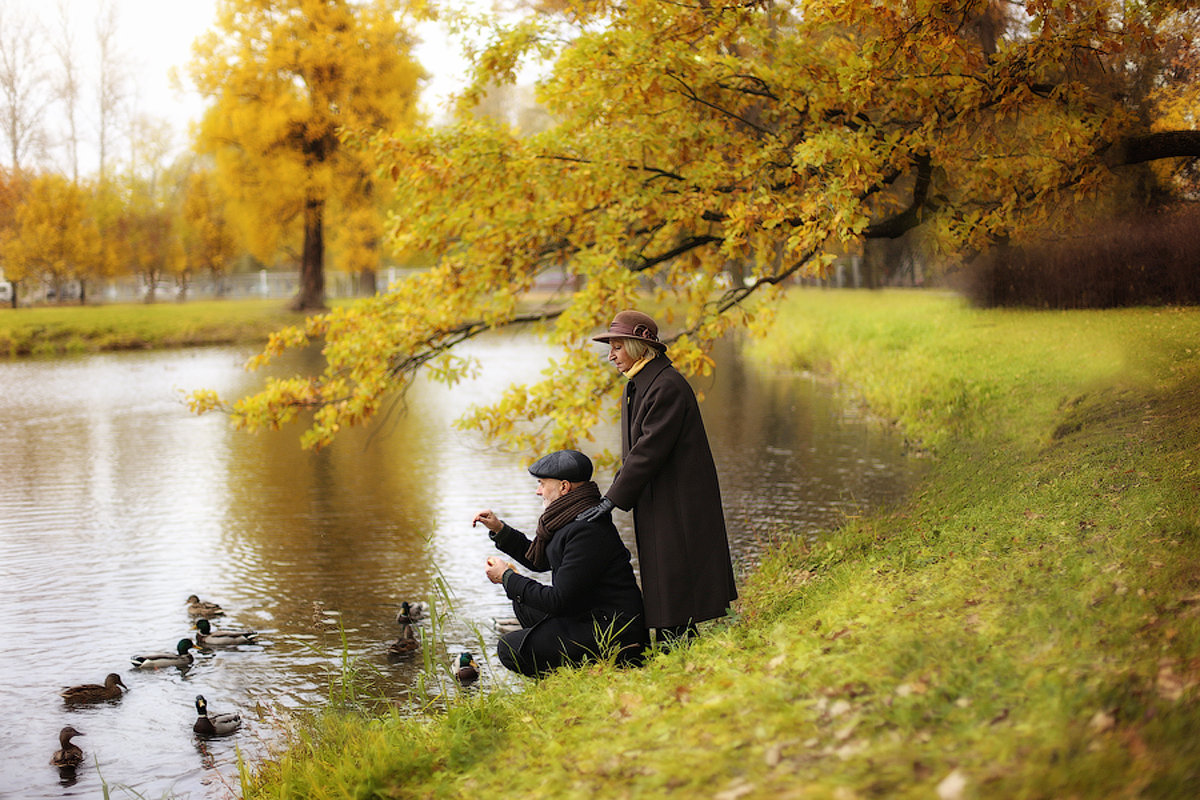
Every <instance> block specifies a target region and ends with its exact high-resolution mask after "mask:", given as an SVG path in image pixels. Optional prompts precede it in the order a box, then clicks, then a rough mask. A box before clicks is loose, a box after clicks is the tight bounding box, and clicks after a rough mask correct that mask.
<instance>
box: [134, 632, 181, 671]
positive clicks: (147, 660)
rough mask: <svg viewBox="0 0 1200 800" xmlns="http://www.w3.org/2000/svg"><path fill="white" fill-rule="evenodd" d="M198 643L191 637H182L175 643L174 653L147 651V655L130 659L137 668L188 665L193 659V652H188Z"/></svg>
mask: <svg viewBox="0 0 1200 800" xmlns="http://www.w3.org/2000/svg"><path fill="white" fill-rule="evenodd" d="M195 646H196V644H195V643H194V642H193V641H192V640H191V639H180V640H179V643H178V644H176V645H175V652H174V653H146V654H145V655H138V656H132V657H131V658H130V659H129V660H130V661H131V662H133V666H134V668H135V669H162V668H163V667H187V666H190V665H191V663H192V661H193V660H194V659H193V658H192V654H191V653H190V652H188V651H189V650H191V649H193V648H194V647H195Z"/></svg>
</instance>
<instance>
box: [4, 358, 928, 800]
mask: <svg viewBox="0 0 1200 800" xmlns="http://www.w3.org/2000/svg"><path fill="white" fill-rule="evenodd" d="M471 350H472V352H473V353H474V354H475V355H476V356H478V357H479V358H480V361H481V364H482V366H483V371H482V373H481V374H480V376H479V377H478V378H477V379H475V380H473V381H472V382H470V383H468V384H465V385H461V386H459V387H456V388H454V389H452V390H451V389H448V388H446V387H444V386H441V385H437V384H430V383H424V382H422V383H418V384H417V385H416V386H415V387H414V389H413V391H412V392H411V393H410V395H409V396H408V397H407V398H406V400H405V402H404V403H403V407H397V408H395V409H393V410H392V412H391V413H389V414H387V415H386V416H385V417H384V418H383V419H381V420H380V421H379V422H378V423H377V424H375V425H373V426H372V427H371V428H370V429H369V430H365V431H364V430H352V431H348V432H346V433H344V434H343V435H342V437H341V438H340V439H339V440H338V441H337V442H335V443H334V445H332V446H331V447H329V448H326V449H325V450H322V451H321V452H318V453H311V452H305V451H302V450H300V449H299V446H298V436H299V432H300V431H299V429H298V428H292V429H290V430H286V431H283V432H277V433H265V434H259V435H247V434H245V433H238V432H234V431H231V430H230V429H229V428H228V425H227V420H226V419H225V418H223V417H222V416H220V415H209V416H205V417H194V416H190V415H189V414H188V413H187V411H186V408H185V407H184V405H183V404H182V402H181V400H180V396H179V390H190V389H194V388H199V387H204V388H212V389H217V390H219V391H220V392H222V393H223V394H225V395H227V396H238V395H239V394H242V393H246V392H249V391H251V390H253V389H254V388H255V387H256V386H257V385H258V382H259V381H260V380H261V376H259V375H256V374H247V373H245V372H244V371H243V370H242V369H241V364H242V363H243V362H244V360H245V358H246V357H247V356H248V355H250V354H251V352H252V351H251V350H247V349H239V348H212V349H202V350H191V351H174V352H153V353H125V354H111V355H94V356H87V357H80V358H70V359H56V360H33V361H17V362H6V363H0V581H2V585H3V587H4V591H3V592H0V619H2V620H4V624H3V626H2V627H0V708H3V709H4V710H5V713H6V715H7V716H8V717H9V718H10V719H11V718H13V717H14V716H15V717H19V718H20V719H21V722H22V724H21V725H5V726H0V796H3V797H5V798H8V797H12V798H22V800H40V799H41V798H56V797H71V796H79V797H97V796H100V793H101V791H102V783H103V784H106V785H107V787H108V788H109V790H110V792H111V793H112V796H114V797H121V796H130V797H146V798H157V797H163V796H167V795H173V796H176V797H190V798H221V797H228V796H233V795H236V794H237V788H236V787H237V771H236V757H237V756H236V752H237V750H238V749H240V751H241V753H242V755H243V757H245V758H247V759H248V760H249V761H250V762H251V763H253V762H255V761H258V760H261V759H263V758H266V757H268V755H269V753H270V749H271V747H272V746H274V745H276V744H278V743H279V742H280V741H281V731H282V729H283V726H284V724H285V721H286V719H287V718H288V716H289V714H291V713H293V712H295V711H302V710H305V709H312V708H316V707H318V706H319V705H320V704H322V703H323V702H325V700H326V698H327V697H328V696H329V691H330V687H331V685H334V684H335V682H336V679H337V677H338V675H339V673H340V670H341V665H342V658H341V656H342V652H343V642H344V646H345V649H346V651H347V652H348V653H349V655H350V656H351V657H352V658H353V659H355V660H356V663H358V664H361V665H362V666H363V667H364V668H365V669H366V670H367V672H366V673H365V677H364V678H361V679H362V680H363V681H364V683H365V684H367V685H369V686H370V687H371V688H372V689H373V690H378V691H380V692H382V693H383V694H385V695H386V696H388V697H391V698H394V699H395V700H396V701H397V702H398V703H399V704H401V705H402V706H404V707H406V708H410V707H412V705H413V704H420V703H421V702H424V701H425V700H426V699H427V698H428V697H429V696H430V695H431V694H434V693H436V690H437V688H438V686H437V681H436V680H432V679H427V680H426V681H425V682H424V683H422V681H421V680H420V678H419V675H420V667H421V659H415V660H410V661H402V662H395V661H392V660H389V658H388V657H387V655H386V652H385V650H386V645H387V644H388V643H389V642H390V641H391V640H393V639H394V638H395V637H396V634H397V627H396V625H395V623H394V615H395V612H396V609H397V606H398V604H399V602H400V601H401V600H403V599H418V598H419V599H422V600H427V601H428V600H435V601H437V602H439V603H440V604H441V608H442V609H443V610H445V611H446V615H445V618H444V621H443V622H444V624H443V625H442V627H441V628H440V630H439V633H440V636H438V637H436V638H434V637H432V636H431V633H432V628H431V626H430V625H429V623H424V624H423V626H422V632H423V634H424V635H425V637H426V641H425V649H426V650H427V651H428V653H429V655H430V657H431V658H432V659H434V660H436V661H437V662H438V663H439V664H448V663H450V662H451V661H452V660H453V658H454V656H455V655H456V654H457V653H458V652H460V651H461V650H463V649H470V650H472V651H473V652H475V653H476V655H477V656H479V657H480V658H481V659H482V656H483V655H484V653H487V654H489V655H490V654H491V652H492V651H493V650H494V647H495V641H496V635H495V632H494V630H493V627H492V622H493V620H494V619H495V618H496V617H504V616H509V608H508V604H507V602H506V601H505V600H504V598H503V596H502V594H501V592H500V590H499V588H498V587H495V586H493V585H492V584H490V583H488V582H487V580H486V578H484V576H483V564H484V560H485V558H486V557H487V556H488V555H489V554H491V553H493V552H494V550H493V549H492V547H491V544H490V542H489V541H488V539H487V536H486V532H485V531H484V529H483V528H482V527H480V528H476V529H472V528H471V525H470V520H471V518H472V516H473V515H474V513H475V512H476V511H478V510H480V509H482V508H485V507H488V508H492V509H494V510H495V511H496V512H497V513H498V514H499V515H500V516H501V517H503V518H505V519H507V520H508V521H510V522H511V523H513V524H514V525H515V526H516V527H518V528H522V529H525V530H532V528H533V523H534V522H535V520H536V518H537V514H538V513H539V511H540V503H539V500H538V498H537V497H536V496H535V495H534V494H533V489H534V482H533V480H532V478H530V477H529V476H528V474H527V473H525V472H524V470H523V469H521V468H520V466H519V463H518V461H517V460H516V459H514V458H513V457H512V456H510V455H507V454H504V453H501V452H497V451H496V450H494V449H493V448H491V447H489V446H488V445H487V444H486V443H485V442H483V441H482V440H481V439H480V438H479V437H478V436H476V435H474V434H472V433H470V432H462V431H458V430H456V429H455V428H454V427H453V426H452V424H451V423H452V421H453V420H454V419H455V418H456V417H457V416H459V415H460V414H461V413H462V411H463V410H464V409H465V408H467V407H468V406H469V405H470V404H472V403H475V402H479V401H482V400H486V399H488V398H490V397H491V396H493V393H495V392H497V391H498V390H499V387H501V386H503V385H505V384H506V383H507V382H509V381H511V380H513V379H531V378H534V377H536V376H537V374H538V373H539V372H540V370H541V369H542V368H543V367H544V366H545V365H546V363H547V361H548V359H549V358H550V357H551V356H552V352H551V351H550V350H549V349H547V348H546V347H545V346H543V345H541V344H539V343H537V342H535V341H533V340H530V339H528V338H524V337H521V336H515V335H512V336H494V337H491V338H489V339H487V340H485V341H481V342H476V343H473V344H472V345H471ZM602 355H603V353H602V352H600V350H599V348H598V350H597V359H598V360H599V359H600V358H601V357H602ZM295 358H303V356H295ZM717 364H718V366H717V370H716V372H715V374H714V375H713V376H712V377H711V378H709V379H706V380H704V381H701V382H699V383H697V388H698V389H700V390H701V391H702V392H703V393H704V395H705V397H706V399H705V402H704V404H703V406H702V410H703V413H704V416H705V422H706V425H707V427H708V429H709V436H710V439H711V440H712V443H713V447H714V452H715V457H716V461H717V465H718V471H719V473H720V478H721V483H722V493H723V496H724V500H725V507H726V511H727V517H728V519H727V522H728V525H729V529H730V533H731V537H732V545H731V546H732V548H733V550H734V555H735V561H736V562H737V563H738V567H739V569H744V568H746V567H747V566H749V565H751V564H752V563H753V562H754V560H755V558H756V557H757V555H758V553H759V551H760V548H761V547H762V543H763V542H764V541H765V540H767V539H769V538H771V537H772V536H775V535H779V534H780V533H781V532H786V533H787V534H788V535H815V534H817V533H818V532H820V531H822V530H826V529H828V528H830V527H831V526H833V525H836V524H837V521H838V520H839V519H840V518H841V515H842V514H844V513H847V512H855V511H858V510H860V509H861V508H863V507H871V506H877V505H879V504H883V503H888V502H891V501H892V500H894V499H895V498H897V497H899V496H900V495H902V494H903V493H904V491H905V490H906V489H907V487H908V485H909V484H910V482H911V480H912V479H913V465H912V464H911V463H910V462H908V461H907V460H906V459H905V458H904V457H903V455H902V454H901V444H900V441H899V440H898V438H897V437H896V436H895V435H894V434H892V433H890V432H888V431H886V430H884V429H882V428H880V427H879V426H877V425H874V424H871V423H869V422H867V421H866V420H863V419H861V418H859V417H858V416H856V415H855V414H854V413H852V411H851V410H849V409H848V408H847V407H845V406H844V404H843V403H841V402H840V401H839V399H838V398H837V397H836V396H835V395H834V394H833V393H832V392H831V391H830V389H829V388H828V387H825V386H822V385H820V384H817V383H815V382H813V381H812V380H810V379H809V378H807V377H805V376H803V375H798V374H764V373H763V372H761V371H758V370H756V369H754V368H752V367H751V366H749V365H747V364H746V363H744V362H743V361H742V360H741V358H740V357H739V355H738V352H737V349H736V348H734V347H732V346H730V347H726V348H724V349H723V350H722V351H721V352H720V353H719V354H718V358H717ZM617 441H618V439H617V435H616V431H615V426H612V427H611V428H606V429H605V430H603V431H600V432H599V445H600V446H601V447H604V446H607V447H610V448H612V449H614V450H615V449H617ZM610 477H611V476H608V475H603V474H602V475H599V476H598V480H599V483H600V484H601V488H602V489H603V488H606V487H607V482H608V480H609V478H610ZM616 518H617V522H618V526H619V527H620V528H621V530H622V534H623V535H624V536H625V537H626V540H627V541H628V542H630V543H632V534H631V530H630V526H629V518H628V515H626V514H622V513H618V514H617V517H616ZM192 593H196V594H199V595H200V596H202V597H204V598H205V599H208V600H213V601H216V602H219V603H220V604H221V605H222V606H223V607H224V608H225V609H226V610H227V612H228V616H227V617H226V618H225V619H224V620H222V624H228V625H237V626H246V627H252V628H255V629H257V630H259V631H260V632H261V633H260V644H258V645H254V646H243V647H240V648H234V649H229V650H221V651H216V652H202V653H200V654H198V656H197V658H196V662H195V664H194V665H193V666H192V667H191V668H189V669H187V670H185V671H181V670H178V669H168V670H162V671H158V672H151V673H143V672H138V671H135V670H132V669H131V664H130V662H129V658H130V656H131V655H133V654H134V653H137V652H144V651H147V650H154V651H156V650H162V649H170V648H172V647H173V645H174V643H175V642H176V641H177V640H178V639H179V638H181V637H183V636H189V635H192V634H193V633H194V631H193V630H192V628H191V625H190V619H189V617H188V615H187V613H186V610H185V603H184V601H185V598H186V597H187V596H188V595H189V594H192ZM343 637H344V639H343ZM481 651H482V652H481ZM481 663H482V666H483V671H484V675H483V678H482V680H481V682H480V687H479V689H478V690H480V691H487V690H489V689H490V688H492V687H494V686H495V684H496V683H497V682H506V683H516V682H518V681H517V680H515V679H510V678H509V677H508V676H507V675H504V674H503V672H504V670H503V669H502V668H500V667H499V666H498V665H492V664H489V663H486V662H481ZM493 666H495V667H496V669H495V670H494V669H493ZM108 672H118V673H120V674H121V675H122V677H123V679H124V681H125V683H126V684H127V685H128V686H129V687H130V691H129V692H128V694H127V695H126V697H125V698H123V699H122V700H121V701H119V702H117V703H113V704H104V705H101V706H97V707H91V708H85V709H81V710H71V709H67V708H65V707H64V706H63V704H62V702H61V699H60V698H59V697H58V692H59V690H60V689H61V688H62V687H63V686H67V685H72V684H76V683H98V682H102V681H103V678H104V676H105V675H106V674H107V673H108ZM197 694H203V695H205V696H206V698H207V699H208V701H209V704H210V706H211V707H212V709H213V710H214V711H222V710H235V709H236V710H239V711H241V712H242V714H243V716H244V717H245V720H246V722H245V725H244V727H243V730H242V731H241V732H240V733H238V734H236V735H235V736H233V737H230V738H226V739H220V740H212V741H203V740H199V739H197V738H196V737H195V736H194V735H193V734H192V731H191V725H192V722H193V721H194V719H195V711H194V707H193V702H194V698H195V696H196V695H197ZM66 724H71V725H73V726H75V727H76V728H78V729H79V730H81V731H83V732H84V733H85V734H86V735H85V736H84V737H83V738H81V739H79V740H78V743H79V744H80V745H81V746H82V747H83V749H84V751H85V753H86V754H87V761H86V763H85V764H84V766H82V767H80V768H79V769H78V770H77V771H76V774H75V775H74V777H73V778H71V777H70V776H61V775H60V774H59V773H58V771H57V770H56V769H54V768H53V767H51V766H49V763H48V762H49V759H50V755H51V754H52V753H53V751H54V750H55V749H56V748H57V733H58V730H59V729H60V728H61V727H62V726H63V725H66Z"/></svg>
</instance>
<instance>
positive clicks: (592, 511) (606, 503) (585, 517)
mask: <svg viewBox="0 0 1200 800" xmlns="http://www.w3.org/2000/svg"><path fill="white" fill-rule="evenodd" d="M612 510H613V501H612V500H609V499H608V498H607V497H601V498H600V504H599V505H595V506H592V507H591V508H589V509H588V510H587V511H582V512H580V514H579V516H578V517H576V518H575V521H576V522H595V521H596V520H598V519H600V518H601V517H603V516H606V515H608V514H611V513H612Z"/></svg>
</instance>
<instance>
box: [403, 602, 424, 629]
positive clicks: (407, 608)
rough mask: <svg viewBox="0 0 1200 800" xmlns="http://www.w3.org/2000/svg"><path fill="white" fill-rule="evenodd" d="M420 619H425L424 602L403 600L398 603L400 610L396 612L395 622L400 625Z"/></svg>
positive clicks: (409, 623)
mask: <svg viewBox="0 0 1200 800" xmlns="http://www.w3.org/2000/svg"><path fill="white" fill-rule="evenodd" d="M421 619H425V604H424V603H410V602H408V601H407V600H405V601H404V602H403V603H401V604H400V612H399V613H398V614H396V622H398V623H399V624H401V625H411V624H412V623H414V622H416V621H417V620H421Z"/></svg>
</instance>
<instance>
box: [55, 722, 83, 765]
mask: <svg viewBox="0 0 1200 800" xmlns="http://www.w3.org/2000/svg"><path fill="white" fill-rule="evenodd" d="M83 735H84V733H83V732H82V731H77V730H75V729H74V728H72V727H71V726H70V725H68V726H67V727H65V728H63V729H62V730H61V731H59V732H58V750H56V751H55V752H54V755H53V756H51V757H50V763H51V764H52V765H54V766H56V767H60V768H63V769H75V767H78V766H79V765H80V764H82V763H83V750H81V749H80V748H79V745H77V744H74V743H73V742H72V741H71V739H73V738H75V737H76V736H83Z"/></svg>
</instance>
